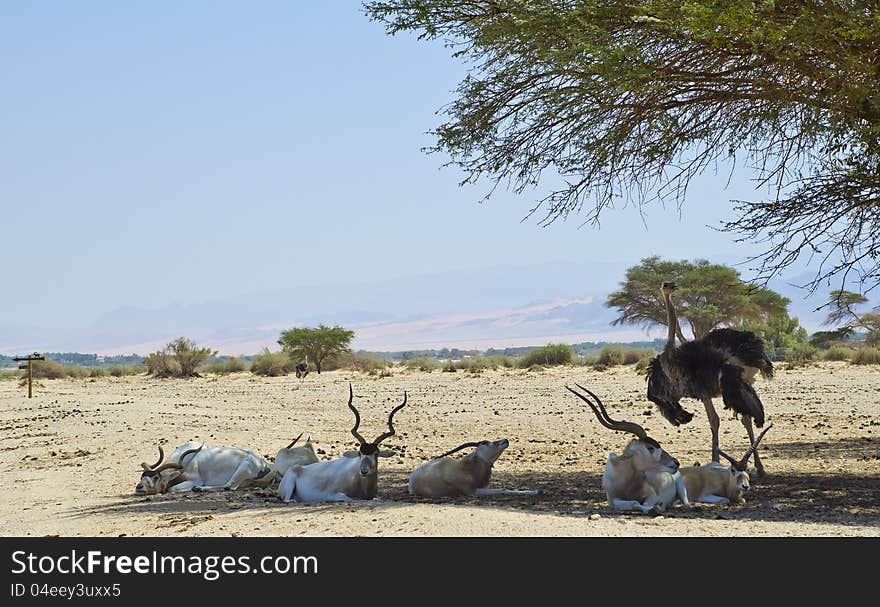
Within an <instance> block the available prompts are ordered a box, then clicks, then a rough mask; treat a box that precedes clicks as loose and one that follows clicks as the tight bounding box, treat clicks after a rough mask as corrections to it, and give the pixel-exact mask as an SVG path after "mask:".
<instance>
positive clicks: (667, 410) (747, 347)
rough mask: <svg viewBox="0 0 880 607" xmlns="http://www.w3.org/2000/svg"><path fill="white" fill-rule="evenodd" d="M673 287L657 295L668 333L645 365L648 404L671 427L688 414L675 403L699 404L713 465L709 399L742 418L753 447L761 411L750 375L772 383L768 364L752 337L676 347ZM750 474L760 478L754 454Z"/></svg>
mask: <svg viewBox="0 0 880 607" xmlns="http://www.w3.org/2000/svg"><path fill="white" fill-rule="evenodd" d="M675 289H676V286H675V283H672V282H664V283H663V287H662V289H661V291H662V293H663V299H664V301H665V302H666V318H667V323H668V325H669V332H668V336H667V340H666V347H665V348H663V352H662V353H661V354H660V355H659V356H657V357H655V358H654V359H653V360H651V362H650V363H649V365H648V377H647V380H648V399H649V400H650V401H652V402H653V403H654V404H656V405H657V407H658V408H659V409H660V412H661V413H662V414H663V417H665V418H666V419H667V420H668V421H669V422H670V423H671V424H672V425H673V426H678V425H681V424H686V423H688V422H689V421H691V419H692V418H693V416H694V415H693V413H690V412H688V411H685V410H684V409H683V408H682V406H681V404H680V403H679V400H680V399H681V398H683V397H687V398H696V399H699V400H701V401H703V405H704V406H705V407H706V416H707V417H708V418H709V424H710V425H711V427H712V461H714V462H717V461H719V459H718V458H719V454H720V453H721V451H720V450H719V448H718V425H719V420H718V414H717V413H716V412H715V407H714V406H713V404H712V399H713V398H715V397H717V396H721V397H722V398H723V399H724V407H725V408H726V409H733V411H734V415H737V414H742V418H741V419H742V423H743V425H744V426H745V428H746V432H747V433H748V435H749V441H750V442H751V443H752V444H754V443H755V432H754V430H753V428H752V419H754V420H755V425H757V426H758V427H759V428H760V427H761V426H763V425H764V405H762V404H761V399H760V398H758V394H757V393H756V392H755V390H754V388H752V385H751V384H752V382H753V381H754V379H755V375H757V374H758V373H759V372H760V373H761V375H762V376H763V377H765V378H768V379H769V378H771V377H773V363H772V362H770V359H769V358H767V354H766V353H765V352H764V344H763V342H762V341H761V339H760V338H759V337H758V336H756V335H755V334H754V333H752V332H751V331H738V330H735V329H714V330H712V331H710V332H709V333H707V334H706V335H705V336H704V337H703V338H702V339H696V340H694V341H688V342H685V343H683V344H681V345H680V346H678V347H676V345H675V335H676V329H677V328H678V320H677V319H676V315H675V308H674V307H673V305H672V298H671V295H672V292H673V291H675ZM755 469H756V470H757V473H758V476H764V466H763V465H762V464H761V459H760V458H759V457H758V452H757V450H756V451H755Z"/></svg>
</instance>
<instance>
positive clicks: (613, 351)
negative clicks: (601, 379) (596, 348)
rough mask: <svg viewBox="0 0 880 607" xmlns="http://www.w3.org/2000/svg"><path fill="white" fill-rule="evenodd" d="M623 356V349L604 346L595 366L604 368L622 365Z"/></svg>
mask: <svg viewBox="0 0 880 607" xmlns="http://www.w3.org/2000/svg"><path fill="white" fill-rule="evenodd" d="M624 356H625V355H624V352H623V348H621V347H620V346H606V347H605V348H603V349H602V351H601V352H600V353H599V357H598V358H597V359H596V364H597V365H605V366H606V367H614V366H616V365H622V364H623V359H624Z"/></svg>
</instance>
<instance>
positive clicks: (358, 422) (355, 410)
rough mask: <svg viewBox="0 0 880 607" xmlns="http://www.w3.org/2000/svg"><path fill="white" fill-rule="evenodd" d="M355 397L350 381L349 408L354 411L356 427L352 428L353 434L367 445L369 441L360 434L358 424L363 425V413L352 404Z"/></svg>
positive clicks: (361, 442)
mask: <svg viewBox="0 0 880 607" xmlns="http://www.w3.org/2000/svg"><path fill="white" fill-rule="evenodd" d="M353 399H354V391H352V389H351V383H349V384H348V408H349V409H351V410H352V412H353V413H354V427H353V428H352V429H351V434H352V436H354V437H355V438H356V439H358V442H359V443H360V444H362V445H366V444H367V441H366V440H365V439H364V437H363V436H361V435H360V433H358V426H360V425H361V414H360V413H358V410H357V409H356V408H355V406H354V405H353V404H351V401H352V400H353Z"/></svg>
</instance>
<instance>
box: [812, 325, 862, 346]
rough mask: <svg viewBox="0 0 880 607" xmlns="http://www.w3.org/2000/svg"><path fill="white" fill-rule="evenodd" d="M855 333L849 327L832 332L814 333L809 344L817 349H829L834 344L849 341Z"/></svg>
mask: <svg viewBox="0 0 880 607" xmlns="http://www.w3.org/2000/svg"><path fill="white" fill-rule="evenodd" d="M853 335H855V331H854V330H853V329H851V328H850V327H841V328H840V329H835V330H834V331H816V332H815V333H813V334H812V335H810V343H811V344H813V345H814V346H816V347H817V348H830V347H831V346H832V345H834V344H835V343H839V342H845V341H848V340H850V339H851V338H852V337H853Z"/></svg>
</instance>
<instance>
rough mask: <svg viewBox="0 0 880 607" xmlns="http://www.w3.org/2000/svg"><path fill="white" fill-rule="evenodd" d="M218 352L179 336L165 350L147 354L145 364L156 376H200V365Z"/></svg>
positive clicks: (149, 371)
mask: <svg viewBox="0 0 880 607" xmlns="http://www.w3.org/2000/svg"><path fill="white" fill-rule="evenodd" d="M216 354H217V351H216V350H211V349H210V348H198V347H196V344H195V343H194V342H192V341H190V340H188V339H186V338H185V337H178V338H177V339H175V340H174V341H172V342H170V343H169V344H168V345H167V346H165V348H164V349H163V350H159V351H158V352H153V353H152V354H150V355H149V356H147V358H146V359H145V360H144V364H145V365H146V366H147V372H148V373H150V375H152V376H154V377H198V376H199V374H198V373H197V372H196V369H197V368H198V366H199V365H200V364H202V363H203V362H205V361H206V360H208V359H209V358H211V357H212V356H215V355H216Z"/></svg>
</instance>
